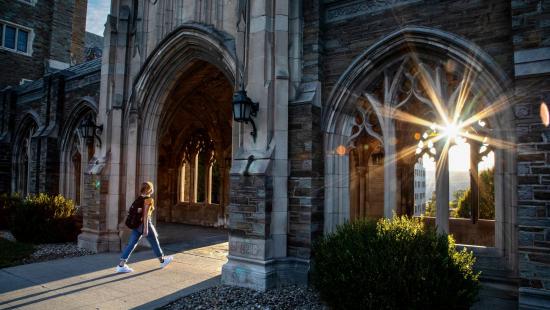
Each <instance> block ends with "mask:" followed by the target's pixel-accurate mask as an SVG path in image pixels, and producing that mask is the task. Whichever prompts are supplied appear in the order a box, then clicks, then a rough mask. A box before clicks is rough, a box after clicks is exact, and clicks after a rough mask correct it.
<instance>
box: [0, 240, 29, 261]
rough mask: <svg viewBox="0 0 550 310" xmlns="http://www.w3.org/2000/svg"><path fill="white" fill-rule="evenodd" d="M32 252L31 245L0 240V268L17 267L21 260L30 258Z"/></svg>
mask: <svg viewBox="0 0 550 310" xmlns="http://www.w3.org/2000/svg"><path fill="white" fill-rule="evenodd" d="M33 251H34V248H33V246H32V245H31V244H27V243H20V242H12V241H9V240H6V239H4V238H0V268H4V267H9V266H14V265H19V264H20V262H21V260H22V259H23V258H26V257H28V256H30V255H31V254H32V252H33Z"/></svg>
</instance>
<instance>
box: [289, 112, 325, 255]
mask: <svg viewBox="0 0 550 310" xmlns="http://www.w3.org/2000/svg"><path fill="white" fill-rule="evenodd" d="M320 113H321V109H320V108H319V107H316V106H313V105H312V104H311V103H304V104H293V105H291V106H290V107H289V125H288V126H289V128H288V130H289V146H288V153H289V154H288V155H289V159H290V176H289V180H288V195H289V198H288V199H289V201H288V218H289V220H288V221H289V231H288V256H291V257H298V258H302V259H309V258H310V257H311V245H312V242H313V241H314V240H315V239H316V238H317V237H318V236H320V235H322V233H323V206H324V205H323V197H324V178H323V171H324V167H323V165H324V163H323V160H322V154H323V151H322V150H323V140H322V136H321V130H320V124H319V120H320V117H321V116H320Z"/></svg>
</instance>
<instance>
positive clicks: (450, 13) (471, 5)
mask: <svg viewBox="0 0 550 310" xmlns="http://www.w3.org/2000/svg"><path fill="white" fill-rule="evenodd" d="M327 2H329V1H327ZM330 2H337V3H338V5H340V4H341V3H349V2H352V1H330ZM409 2H410V3H409V4H406V5H400V6H393V7H391V8H390V7H388V8H387V9H381V10H377V11H374V12H373V13H369V14H364V15H359V16H356V17H353V18H349V19H339V20H336V21H334V22H330V23H326V24H325V26H324V27H325V32H324V35H323V40H324V50H325V52H324V55H325V57H324V59H323V64H324V74H325V77H326V79H325V84H324V87H325V89H324V92H323V94H324V95H325V96H324V98H326V95H329V94H330V90H331V87H332V86H333V85H334V84H335V83H336V81H337V79H338V78H339V77H340V76H341V75H342V73H343V72H344V70H346V69H347V68H348V66H349V65H350V64H351V62H352V61H353V59H355V58H356V57H357V56H359V55H360V54H361V53H362V52H364V51H365V50H366V49H367V48H368V47H369V46H371V45H372V44H373V43H375V42H377V41H379V40H380V39H382V38H383V37H384V36H386V35H388V34H390V33H392V32H395V31H396V30H398V29H400V28H402V27H405V26H409V25H414V26H426V27H433V28H437V29H440V30H443V31H447V32H450V33H454V34H457V35H459V36H462V37H463V38H465V39H467V40H469V41H471V42H474V43H476V44H477V45H479V46H480V47H481V48H483V50H484V51H485V52H487V53H488V54H489V55H491V56H492V57H493V58H494V59H495V60H496V62H497V63H498V64H499V65H500V66H501V67H502V69H503V70H504V71H506V72H507V73H509V75H510V76H512V75H513V74H512V73H513V52H512V44H511V42H512V34H511V25H510V14H511V13H510V2H509V1H502V0H485V1H454V0H418V1H409ZM332 5H334V4H332ZM330 7H331V4H330V3H327V4H326V5H325V13H324V14H325V15H326V12H327V10H328V9H329V8H330ZM428 7H429V9H427V8H428Z"/></svg>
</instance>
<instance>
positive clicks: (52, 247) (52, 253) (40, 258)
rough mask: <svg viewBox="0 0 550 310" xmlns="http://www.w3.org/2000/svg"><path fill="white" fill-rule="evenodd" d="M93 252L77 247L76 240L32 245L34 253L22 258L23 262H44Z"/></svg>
mask: <svg viewBox="0 0 550 310" xmlns="http://www.w3.org/2000/svg"><path fill="white" fill-rule="evenodd" d="M91 254H94V253H93V252H91V251H88V250H85V249H80V248H78V246H77V244H76V242H67V243H47V244H39V245H35V246H34V253H32V254H31V256H29V257H27V258H25V259H23V261H22V263H23V264H31V263H37V262H44V261H48V260H53V259H58V258H67V257H77V256H85V255H91Z"/></svg>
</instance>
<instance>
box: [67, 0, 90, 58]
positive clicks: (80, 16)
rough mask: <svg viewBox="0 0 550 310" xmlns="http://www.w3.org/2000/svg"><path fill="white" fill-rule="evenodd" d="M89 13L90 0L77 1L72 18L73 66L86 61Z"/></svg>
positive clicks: (71, 56) (71, 53) (71, 54)
mask: <svg viewBox="0 0 550 310" xmlns="http://www.w3.org/2000/svg"><path fill="white" fill-rule="evenodd" d="M87 11H88V0H75V3H74V12H73V16H72V35H71V52H70V59H71V65H75V64H79V63H82V62H83V61H84V57H85V56H86V55H85V54H84V52H85V38H86V12H87Z"/></svg>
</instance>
